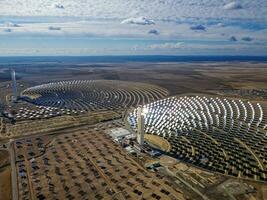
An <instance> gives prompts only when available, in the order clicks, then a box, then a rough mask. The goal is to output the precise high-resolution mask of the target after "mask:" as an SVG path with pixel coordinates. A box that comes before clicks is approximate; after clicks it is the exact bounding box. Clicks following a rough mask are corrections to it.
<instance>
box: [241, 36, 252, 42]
mask: <svg viewBox="0 0 267 200" xmlns="http://www.w3.org/2000/svg"><path fill="white" fill-rule="evenodd" d="M241 40H243V41H246V42H251V41H252V40H253V38H251V37H242V38H241Z"/></svg>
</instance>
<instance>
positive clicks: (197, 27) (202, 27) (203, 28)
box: [190, 24, 206, 31]
mask: <svg viewBox="0 0 267 200" xmlns="http://www.w3.org/2000/svg"><path fill="white" fill-rule="evenodd" d="M190 29H191V30H194V31H205V30H206V27H205V26H203V25H201V24H200V25H194V26H191V27H190Z"/></svg>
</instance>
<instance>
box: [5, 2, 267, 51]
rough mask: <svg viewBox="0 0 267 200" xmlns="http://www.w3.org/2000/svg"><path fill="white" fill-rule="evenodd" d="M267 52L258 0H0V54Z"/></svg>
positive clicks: (265, 14) (265, 12) (263, 10)
mask: <svg viewBox="0 0 267 200" xmlns="http://www.w3.org/2000/svg"><path fill="white" fill-rule="evenodd" d="M35 55H36V56H42V55H44V56H49V55H53V56H54V55H71V56H90V55H92V56H95V55H252V56H253V55H256V56H267V1H266V0H239V1H232V0H97V1H95V0H0V56H35Z"/></svg>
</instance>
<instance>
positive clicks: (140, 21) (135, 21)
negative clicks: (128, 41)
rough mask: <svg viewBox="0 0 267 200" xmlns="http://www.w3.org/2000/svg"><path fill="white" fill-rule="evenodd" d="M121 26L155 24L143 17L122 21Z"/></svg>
mask: <svg viewBox="0 0 267 200" xmlns="http://www.w3.org/2000/svg"><path fill="white" fill-rule="evenodd" d="M121 24H137V25H153V24H155V22H154V21H153V20H151V19H147V18H145V17H136V18H134V17H132V18H128V19H125V20H123V21H122V22H121Z"/></svg>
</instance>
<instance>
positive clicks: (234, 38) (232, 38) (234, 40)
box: [229, 36, 237, 42]
mask: <svg viewBox="0 0 267 200" xmlns="http://www.w3.org/2000/svg"><path fill="white" fill-rule="evenodd" d="M229 41H231V42H237V39H236V37H235V36H231V37H230V38H229Z"/></svg>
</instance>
